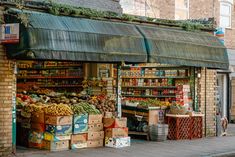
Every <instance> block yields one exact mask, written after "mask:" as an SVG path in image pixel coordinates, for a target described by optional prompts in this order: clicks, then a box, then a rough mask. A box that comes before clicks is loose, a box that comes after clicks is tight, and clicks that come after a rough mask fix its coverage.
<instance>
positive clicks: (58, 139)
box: [43, 115, 72, 151]
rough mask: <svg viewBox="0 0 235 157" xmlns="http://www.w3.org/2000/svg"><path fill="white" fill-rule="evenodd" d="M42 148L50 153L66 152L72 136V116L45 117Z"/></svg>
mask: <svg viewBox="0 0 235 157" xmlns="http://www.w3.org/2000/svg"><path fill="white" fill-rule="evenodd" d="M45 124H46V133H45V134H44V140H43V146H44V148H45V149H48V150H51V151H58V150H68V149H69V140H70V139H71V134H72V116H49V115H46V116H45Z"/></svg>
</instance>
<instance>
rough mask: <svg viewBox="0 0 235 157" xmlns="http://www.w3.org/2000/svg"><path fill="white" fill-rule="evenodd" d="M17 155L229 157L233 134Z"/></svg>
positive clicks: (233, 151)
mask: <svg viewBox="0 0 235 157" xmlns="http://www.w3.org/2000/svg"><path fill="white" fill-rule="evenodd" d="M228 154H229V155H228ZM16 156H17V157H222V156H223V157H230V156H231V157H232V156H235V136H224V137H213V138H203V139H197V140H179V141H172V140H167V141H164V142H148V141H143V140H132V144H131V147H126V148H121V149H114V148H96V149H95V148H94V149H79V150H69V151H62V152H49V151H38V150H37V151H35V150H25V151H21V150H18V153H17V155H16Z"/></svg>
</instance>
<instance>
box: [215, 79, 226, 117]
mask: <svg viewBox="0 0 235 157" xmlns="http://www.w3.org/2000/svg"><path fill="white" fill-rule="evenodd" d="M216 98H217V101H216V107H217V109H216V114H217V115H220V116H221V117H224V116H225V117H228V116H229V115H228V99H229V96H228V77H227V75H226V74H217V94H216Z"/></svg>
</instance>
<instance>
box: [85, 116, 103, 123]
mask: <svg viewBox="0 0 235 157" xmlns="http://www.w3.org/2000/svg"><path fill="white" fill-rule="evenodd" d="M102 118H103V115H102V114H96V115H89V116H88V124H97V123H102Z"/></svg>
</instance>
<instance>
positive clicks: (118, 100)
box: [116, 64, 122, 117]
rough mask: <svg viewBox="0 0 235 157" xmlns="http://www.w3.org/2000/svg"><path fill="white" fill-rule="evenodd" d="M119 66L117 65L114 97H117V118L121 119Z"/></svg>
mask: <svg viewBox="0 0 235 157" xmlns="http://www.w3.org/2000/svg"><path fill="white" fill-rule="evenodd" d="M121 84H122V80H121V64H118V65H117V80H116V85H117V88H116V89H117V91H116V96H117V112H118V117H122V104H121Z"/></svg>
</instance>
